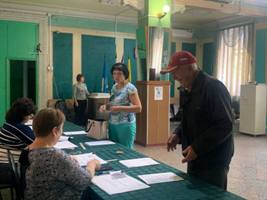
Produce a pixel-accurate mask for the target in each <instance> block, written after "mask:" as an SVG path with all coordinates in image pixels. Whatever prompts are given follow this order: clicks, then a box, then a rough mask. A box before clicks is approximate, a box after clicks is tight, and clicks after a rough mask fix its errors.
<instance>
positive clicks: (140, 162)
mask: <svg viewBox="0 0 267 200" xmlns="http://www.w3.org/2000/svg"><path fill="white" fill-rule="evenodd" d="M120 163H121V164H123V165H125V166H126V167H128V168H131V167H143V166H149V165H158V164H159V163H158V162H157V161H155V160H153V159H152V158H137V159H130V160H121V161H120Z"/></svg>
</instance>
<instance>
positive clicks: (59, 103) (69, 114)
mask: <svg viewBox="0 0 267 200" xmlns="http://www.w3.org/2000/svg"><path fill="white" fill-rule="evenodd" d="M55 108H56V109H59V110H61V111H62V112H63V113H64V115H65V117H66V119H67V120H68V121H74V116H73V114H72V112H71V110H70V109H68V107H67V104H66V101H65V100H64V99H61V100H58V101H57V102H56V104H55Z"/></svg>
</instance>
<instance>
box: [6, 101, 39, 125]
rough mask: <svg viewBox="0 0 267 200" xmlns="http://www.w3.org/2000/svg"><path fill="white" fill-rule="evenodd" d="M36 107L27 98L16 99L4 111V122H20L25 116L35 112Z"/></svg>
mask: <svg viewBox="0 0 267 200" xmlns="http://www.w3.org/2000/svg"><path fill="white" fill-rule="evenodd" d="M35 110H36V107H35V105H34V103H33V101H32V100H31V99H29V98H20V99H17V100H16V101H15V102H14V103H13V104H12V106H11V108H10V109H9V110H8V111H7V113H6V122H13V123H21V122H22V121H23V120H24V119H25V117H26V116H28V115H31V114H35Z"/></svg>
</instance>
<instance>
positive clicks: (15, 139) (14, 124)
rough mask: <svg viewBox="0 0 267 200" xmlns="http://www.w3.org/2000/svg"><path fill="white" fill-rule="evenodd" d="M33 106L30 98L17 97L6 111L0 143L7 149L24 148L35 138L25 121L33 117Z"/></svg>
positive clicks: (0, 132)
mask: <svg viewBox="0 0 267 200" xmlns="http://www.w3.org/2000/svg"><path fill="white" fill-rule="evenodd" d="M34 113H35V106H34V104H33V102H32V100H31V99H28V98H20V99H17V100H16V101H15V102H14V103H13V104H12V106H11V108H10V109H9V110H8V111H7V113H6V122H5V123H4V125H3V127H2V128H1V131H0V145H1V147H3V148H8V149H20V150H21V149H24V148H25V147H26V146H28V145H29V144H31V143H32V142H33V140H34V138H35V136H34V133H33V131H32V129H31V128H30V127H29V126H27V125H25V123H26V122H27V121H28V120H29V119H31V118H32V117H33V115H34Z"/></svg>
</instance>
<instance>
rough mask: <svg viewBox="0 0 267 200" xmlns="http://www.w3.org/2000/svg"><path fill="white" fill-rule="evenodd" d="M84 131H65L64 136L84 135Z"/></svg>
mask: <svg viewBox="0 0 267 200" xmlns="http://www.w3.org/2000/svg"><path fill="white" fill-rule="evenodd" d="M86 134H87V133H86V132H85V131H67V132H64V135H86Z"/></svg>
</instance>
